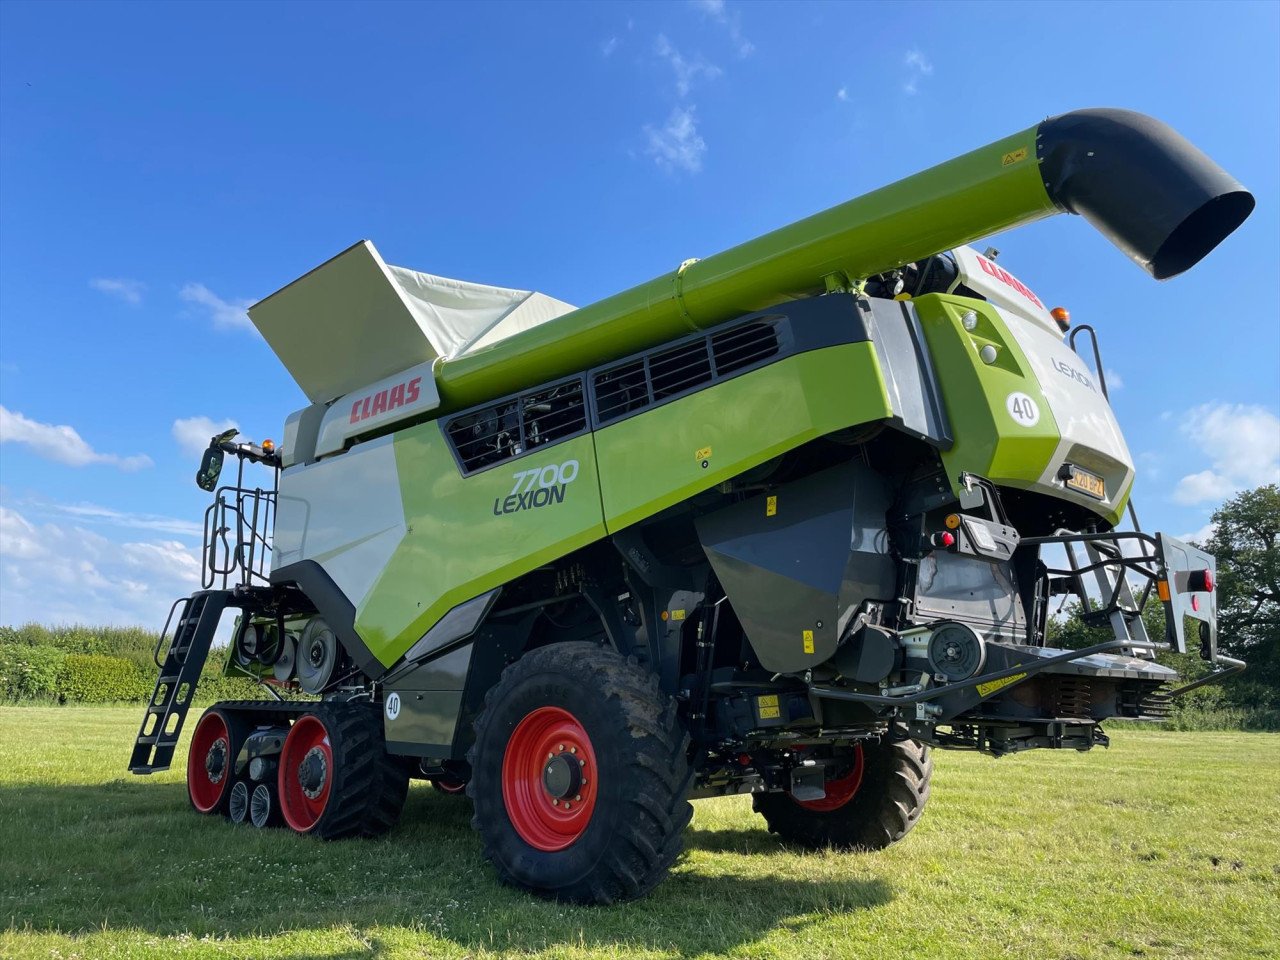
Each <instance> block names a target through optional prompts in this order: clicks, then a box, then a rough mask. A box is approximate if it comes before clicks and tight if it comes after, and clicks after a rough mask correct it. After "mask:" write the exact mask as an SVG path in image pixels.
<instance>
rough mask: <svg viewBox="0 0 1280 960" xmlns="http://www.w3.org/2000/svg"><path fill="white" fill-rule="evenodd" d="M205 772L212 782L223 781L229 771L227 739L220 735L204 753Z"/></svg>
mask: <svg viewBox="0 0 1280 960" xmlns="http://www.w3.org/2000/svg"><path fill="white" fill-rule="evenodd" d="M204 772H205V774H206V775H207V776H208V777H209V782H210V783H221V782H222V778H223V776H224V775H225V774H226V772H227V739H226V737H219V738H218V739H217V740H215V741H213V743H211V744H210V745H209V751H208V753H206V754H205V755H204Z"/></svg>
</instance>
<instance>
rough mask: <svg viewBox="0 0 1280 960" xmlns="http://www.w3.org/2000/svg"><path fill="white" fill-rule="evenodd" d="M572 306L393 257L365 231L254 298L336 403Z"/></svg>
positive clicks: (306, 383) (314, 383)
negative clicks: (423, 269) (400, 263)
mask: <svg viewBox="0 0 1280 960" xmlns="http://www.w3.org/2000/svg"><path fill="white" fill-rule="evenodd" d="M573 309H574V308H573V307H572V306H571V305H570V304H567V303H564V302H563V301H560V300H556V299H555V298H553V297H548V296H546V295H545V294H541V293H537V292H534V291H531V290H511V289H508V288H506V287H492V286H488V285H486V284H480V283H468V282H467V281H465V280H450V279H448V278H446V277H437V276H433V275H431V274H429V273H419V272H418V271H416V270H408V269H406V268H404V267H396V266H392V265H390V264H388V263H386V262H385V261H384V260H383V259H382V257H381V256H380V255H379V254H378V251H377V249H376V248H375V247H374V245H373V244H372V243H371V242H369V241H368V240H362V241H361V242H360V243H357V244H355V246H352V247H348V248H347V249H346V250H344V251H343V252H342V253H340V254H338V255H337V256H336V257H334V258H333V259H331V260H328V261H326V262H325V263H323V264H321V265H320V266H318V267H316V268H315V269H314V270H312V271H311V272H310V273H308V274H305V275H304V276H302V277H300V278H298V279H297V280H295V281H293V283H291V284H289V285H288V286H286V287H284V288H283V289H281V290H278V291H276V292H275V293H273V294H271V296H269V297H267V298H266V299H265V300H261V301H259V302H258V303H256V304H254V305H253V306H252V307H250V308H249V318H250V319H251V320H252V321H253V323H254V325H255V326H256V327H257V328H258V332H259V333H261V334H262V336H263V338H264V339H265V340H266V341H267V343H268V345H270V347H271V349H272V350H274V351H275V354H276V356H277V357H279V358H280V362H281V363H283V364H284V365H285V368H286V369H288V371H289V373H290V374H291V375H292V376H293V379H294V380H295V381H296V382H297V384H298V386H299V387H300V388H301V389H302V392H303V393H305V394H306V395H307V398H308V399H309V400H311V401H312V402H313V403H328V402H329V401H330V400H333V399H334V398H336V397H340V396H343V395H344V394H349V393H351V392H352V391H354V390H358V389H360V388H361V387H365V386H367V385H369V384H372V383H374V382H376V381H379V380H382V379H384V378H386V377H389V376H392V375H393V374H396V373H399V372H401V371H404V370H407V369H409V368H410V367H413V366H417V365H419V364H423V363H429V362H432V361H434V360H435V359H436V358H437V357H445V358H450V357H458V356H462V355H464V354H466V353H467V352H468V351H470V350H474V349H478V348H480V347H484V346H488V345H489V344H492V343H496V342H498V341H499V340H504V339H506V338H507V337H509V336H511V335H512V334H513V333H518V332H520V331H522V330H528V329H530V328H532V327H536V326H538V325H539V324H541V323H544V322H545V321H547V320H551V319H554V318H555V317H559V316H561V315H563V314H566V313H569V312H571V311H572V310H573Z"/></svg>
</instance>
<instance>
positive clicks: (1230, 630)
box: [1203, 483, 1280, 689]
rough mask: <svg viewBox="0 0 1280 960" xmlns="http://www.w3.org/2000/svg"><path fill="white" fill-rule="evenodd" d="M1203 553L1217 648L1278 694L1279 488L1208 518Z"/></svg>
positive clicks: (1252, 493)
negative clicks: (1209, 568) (1210, 528)
mask: <svg viewBox="0 0 1280 960" xmlns="http://www.w3.org/2000/svg"><path fill="white" fill-rule="evenodd" d="M1213 525H1214V532H1213V535H1212V536H1211V537H1210V538H1209V540H1208V542H1207V543H1205V544H1204V545H1203V547H1204V549H1205V550H1207V551H1208V552H1209V553H1211V554H1213V555H1214V556H1215V557H1216V558H1217V561H1218V582H1217V591H1218V645H1219V647H1221V649H1222V650H1223V652H1225V653H1227V654H1229V655H1231V656H1233V657H1240V658H1241V659H1243V660H1247V661H1249V673H1248V676H1249V677H1250V679H1251V680H1253V681H1254V682H1256V683H1262V684H1266V685H1267V686H1270V687H1272V688H1273V689H1274V688H1280V486H1277V485H1276V484H1274V483H1273V484H1269V485H1267V486H1265V487H1258V488H1257V489H1255V490H1247V491H1245V492H1243V493H1239V494H1236V496H1234V497H1232V498H1231V499H1230V500H1228V501H1227V502H1226V503H1224V504H1223V505H1222V506H1221V507H1219V508H1218V509H1217V510H1215V511H1214V514H1213Z"/></svg>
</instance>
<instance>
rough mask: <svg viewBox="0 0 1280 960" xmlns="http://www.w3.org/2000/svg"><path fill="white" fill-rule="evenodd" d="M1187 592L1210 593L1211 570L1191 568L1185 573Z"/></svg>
mask: <svg viewBox="0 0 1280 960" xmlns="http://www.w3.org/2000/svg"><path fill="white" fill-rule="evenodd" d="M1186 592H1187V593H1212V592H1213V571H1212V570H1192V571H1191V572H1190V573H1188V574H1187V586H1186Z"/></svg>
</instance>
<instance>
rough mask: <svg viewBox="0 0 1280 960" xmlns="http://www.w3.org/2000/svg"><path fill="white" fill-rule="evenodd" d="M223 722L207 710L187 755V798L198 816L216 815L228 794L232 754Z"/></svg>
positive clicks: (226, 729) (214, 712)
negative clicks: (204, 814) (205, 814)
mask: <svg viewBox="0 0 1280 960" xmlns="http://www.w3.org/2000/svg"><path fill="white" fill-rule="evenodd" d="M238 749H239V744H238V743H233V742H232V736H231V730H230V728H229V727H228V725H227V721H226V718H225V717H223V715H222V714H221V713H219V712H218V711H216V710H209V711H207V712H206V713H205V715H204V716H203V717H201V718H200V722H199V723H198V724H197V725H196V732H195V733H194V734H193V735H192V737H191V750H190V751H189V752H188V753H187V796H188V797H190V798H191V806H193V807H195V808H196V811H197V812H198V813H220V812H221V811H222V808H223V807H224V805H225V802H226V799H227V797H228V796H229V795H230V792H231V781H232V780H233V779H234V773H235V760H236V758H235V752H234V750H238Z"/></svg>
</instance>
